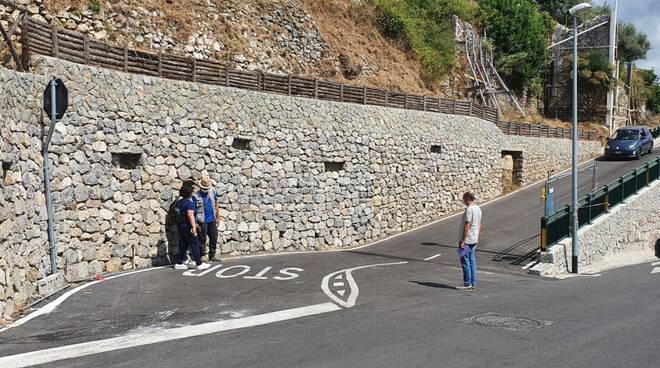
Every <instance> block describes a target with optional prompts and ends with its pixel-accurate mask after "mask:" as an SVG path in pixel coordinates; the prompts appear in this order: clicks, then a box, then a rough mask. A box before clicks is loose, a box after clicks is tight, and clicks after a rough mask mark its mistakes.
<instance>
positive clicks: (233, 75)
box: [0, 0, 598, 140]
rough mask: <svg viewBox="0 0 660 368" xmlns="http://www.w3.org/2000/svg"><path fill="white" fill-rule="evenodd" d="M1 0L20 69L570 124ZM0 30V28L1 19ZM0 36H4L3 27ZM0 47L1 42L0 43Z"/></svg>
mask: <svg viewBox="0 0 660 368" xmlns="http://www.w3.org/2000/svg"><path fill="white" fill-rule="evenodd" d="M0 4H2V5H5V6H9V7H11V8H13V9H16V10H19V11H20V13H21V14H20V17H19V19H18V20H17V21H16V22H15V23H14V26H13V27H12V29H11V30H10V34H9V35H8V36H7V37H4V38H5V39H6V42H5V43H4V44H6V45H7V47H8V48H9V49H10V51H11V52H12V56H13V59H14V60H15V65H16V66H17V69H18V70H19V71H23V70H25V71H27V70H28V69H29V61H30V54H31V53H34V54H38V55H44V56H51V57H56V58H59V59H63V60H67V61H71V62H74V63H78V64H86V65H93V66H99V67H102V68H107V69H115V70H120V71H123V72H126V73H134V74H140V75H150V76H154V77H160V78H168V79H176V80H184V81H191V82H199V83H207V84H214V85H220V86H226V87H234V88H241V89H248V90H253V91H261V92H266V93H274V94H282V95H288V96H294V97H307V98H313V99H317V100H326V101H336V102H347V103H356V104H361V105H375V106H385V107H393V108H400V109H407V110H419V111H428V112H439V113H444V114H452V115H465V116H473V117H478V118H481V119H484V120H487V121H490V122H492V123H495V124H496V125H497V126H498V127H499V128H500V130H501V131H502V132H503V133H504V134H509V135H521V136H530V137H547V138H565V139H570V137H571V129H568V128H556V127H551V126H547V125H537V124H527V123H515V122H507V121H502V120H500V117H499V113H498V110H497V109H495V108H493V107H489V106H481V105H478V104H475V103H473V102H472V101H461V100H455V99H449V98H441V97H433V96H418V95H414V94H408V93H406V92H400V91H386V90H381V89H377V88H370V87H366V86H356V85H348V84H343V83H338V82H331V81H324V80H319V79H313V78H306V77H302V76H294V75H283V74H274V73H267V72H262V71H260V70H238V69H232V68H230V66H229V65H227V64H225V63H222V62H219V61H215V60H197V59H194V58H190V57H183V56H176V55H168V54H165V53H162V52H148V51H142V50H135V49H129V48H128V47H126V46H118V45H112V44H109V43H103V42H99V41H97V40H94V39H92V38H90V37H89V36H87V35H86V34H83V33H80V32H76V31H71V30H67V29H62V28H59V27H54V26H51V25H49V24H47V23H43V22H40V21H37V20H35V19H32V18H31V17H30V15H29V12H28V11H27V9H25V8H23V7H21V6H19V5H17V4H15V3H13V2H12V1H8V0H0ZM0 30H2V26H1V25H0ZM19 31H20V32H19ZM14 32H16V34H17V35H18V34H19V33H20V39H19V40H20V41H19V43H20V46H21V55H20V57H19V56H18V53H17V52H16V51H15V50H14V49H15V48H17V47H13V45H12V42H11V40H10V39H11V36H12V33H14ZM3 36H5V35H4V32H3ZM17 46H18V45H17ZM1 51H2V46H0V52H1ZM578 139H580V140H597V139H598V135H597V134H596V132H595V131H593V130H582V129H580V130H579V131H578Z"/></svg>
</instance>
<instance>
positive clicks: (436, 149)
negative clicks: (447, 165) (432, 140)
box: [431, 144, 442, 153]
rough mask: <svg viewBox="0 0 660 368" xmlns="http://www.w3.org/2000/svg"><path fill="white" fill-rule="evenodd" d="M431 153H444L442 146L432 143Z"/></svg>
mask: <svg viewBox="0 0 660 368" xmlns="http://www.w3.org/2000/svg"><path fill="white" fill-rule="evenodd" d="M431 153H442V146H441V145H439V144H432V145H431Z"/></svg>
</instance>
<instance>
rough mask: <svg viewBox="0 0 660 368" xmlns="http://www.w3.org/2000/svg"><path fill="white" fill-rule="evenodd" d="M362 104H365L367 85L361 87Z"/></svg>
mask: <svg viewBox="0 0 660 368" xmlns="http://www.w3.org/2000/svg"><path fill="white" fill-rule="evenodd" d="M362 104H363V105H366V104H367V86H364V87H362Z"/></svg>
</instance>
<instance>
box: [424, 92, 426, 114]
mask: <svg viewBox="0 0 660 368" xmlns="http://www.w3.org/2000/svg"><path fill="white" fill-rule="evenodd" d="M424 111H426V95H424Z"/></svg>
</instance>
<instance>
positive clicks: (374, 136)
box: [0, 58, 601, 316]
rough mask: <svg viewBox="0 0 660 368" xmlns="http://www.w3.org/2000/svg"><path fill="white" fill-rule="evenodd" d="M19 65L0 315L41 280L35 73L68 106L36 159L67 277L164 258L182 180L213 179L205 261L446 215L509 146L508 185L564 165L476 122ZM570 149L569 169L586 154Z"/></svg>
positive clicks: (347, 239) (8, 138) (553, 146)
mask: <svg viewBox="0 0 660 368" xmlns="http://www.w3.org/2000/svg"><path fill="white" fill-rule="evenodd" d="M34 65H35V67H34V73H35V74H19V73H15V72H12V71H7V70H3V69H0V84H2V86H3V88H2V92H0V105H1V106H3V109H0V124H1V125H0V126H1V128H0V129H2V139H1V140H0V161H2V162H8V164H7V165H5V167H6V168H8V170H7V173H3V174H6V175H5V177H4V181H3V183H2V187H1V189H2V197H0V198H2V202H0V241H1V245H0V252H2V255H3V257H2V259H0V270H2V273H0V316H2V315H5V316H9V315H11V314H13V313H14V312H15V311H16V309H17V308H19V307H21V306H22V305H25V303H26V302H27V301H29V300H30V299H32V298H35V297H36V296H38V295H39V290H37V289H38V288H37V284H38V280H42V279H43V278H44V277H45V276H46V275H47V274H48V273H49V259H48V251H47V237H46V222H45V210H44V199H43V191H42V187H43V184H42V180H43V177H42V173H41V170H42V159H41V155H40V154H39V147H40V144H39V134H40V130H41V129H40V127H39V124H38V117H39V111H40V104H41V101H40V100H41V95H42V92H43V89H44V86H45V84H46V82H47V80H48V77H47V76H52V75H56V76H58V77H60V78H62V79H63V80H64V82H65V83H66V85H67V87H68V89H69V95H70V107H69V110H68V112H67V116H66V118H65V119H64V120H63V121H62V122H60V123H58V125H57V129H56V131H55V134H54V135H53V139H52V144H51V149H50V152H51V154H50V157H51V160H52V161H53V168H52V170H51V171H52V176H53V180H52V183H53V185H52V186H53V201H54V210H55V218H56V219H55V220H56V227H57V229H56V233H57V244H58V260H57V264H58V267H59V268H60V270H61V271H62V274H63V275H64V276H65V277H66V280H67V281H68V282H76V281H80V280H85V279H87V278H89V277H91V276H93V275H95V274H97V273H103V272H115V271H119V270H125V269H131V268H133V267H146V266H150V265H154V264H162V263H167V262H169V257H171V256H172V255H174V254H176V249H177V246H176V231H175V226H174V221H175V219H174V218H173V216H172V211H171V210H170V206H171V205H172V203H173V202H174V200H175V198H176V197H177V192H178V188H179V187H180V185H181V181H182V179H185V178H189V177H192V178H194V179H196V180H198V179H200V178H201V177H202V176H206V175H208V176H210V177H211V178H212V179H213V180H214V181H215V182H216V183H217V185H216V188H217V190H218V192H219V193H221V202H222V207H223V213H222V215H223V217H224V218H225V219H226V221H224V222H223V223H222V224H221V233H222V234H221V235H222V236H221V249H220V250H221V253H222V254H245V253H255V252H260V251H278V252H279V251H287V250H300V249H303V250H314V249H324V248H328V247H347V246H352V245H358V244H364V243H367V242H370V241H374V240H376V239H380V238H383V237H385V236H387V235H390V234H394V233H396V232H400V231H403V230H408V229H411V228H413V227H415V226H418V225H420V224H424V223H427V222H429V221H432V220H435V219H437V218H439V217H442V216H444V215H447V214H450V213H452V212H454V211H456V210H458V209H459V198H460V195H461V193H462V192H464V191H465V190H468V189H469V190H473V191H475V192H476V194H477V196H479V198H480V199H482V200H486V199H489V198H493V197H495V196H497V195H498V194H499V193H500V191H501V185H502V184H501V175H502V174H501V167H500V165H501V164H500V158H501V152H502V151H503V150H507V149H508V150H520V151H522V154H523V158H524V160H525V162H524V169H523V170H524V172H523V173H522V179H523V181H524V182H531V181H533V180H536V179H539V178H542V177H544V176H545V171H546V170H548V169H551V168H552V169H559V168H561V167H562V166H564V165H565V164H567V163H568V162H569V161H568V160H569V157H570V141H569V140H562V139H543V138H525V137H511V136H505V135H503V134H502V132H501V131H500V130H499V129H498V128H497V127H496V126H495V125H494V124H492V123H489V122H486V121H483V120H480V119H477V118H470V117H463V116H449V115H442V114H437V113H424V112H417V111H410V110H398V109H390V108H381V107H375V106H360V105H354V104H339V103H332V102H327V101H318V100H312V99H303V98H291V97H287V96H278V95H268V94H262V93H256V92H250V91H246V90H236V89H231V88H224V87H217V86H209V85H197V84H192V83H188V82H180V81H172V80H161V79H157V78H152V77H143V76H137V75H128V74H123V73H119V72H115V71H109V70H102V69H96V68H93V67H88V66H84V65H77V64H72V63H68V62H64V61H60V60H56V59H50V58H41V59H38V60H35V61H34ZM432 146H433V147H432ZM582 147H583V156H582V158H583V159H585V158H588V157H593V156H594V155H596V154H598V153H599V152H600V151H601V147H600V146H599V144H598V143H597V142H582ZM136 159H137V161H135V160H136ZM134 161H135V162H134ZM10 164H11V165H10ZM131 165H137V166H136V167H135V168H132V166H131ZM9 166H11V167H10V168H9ZM334 169H337V171H333V170H334ZM46 289H48V288H46Z"/></svg>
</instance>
